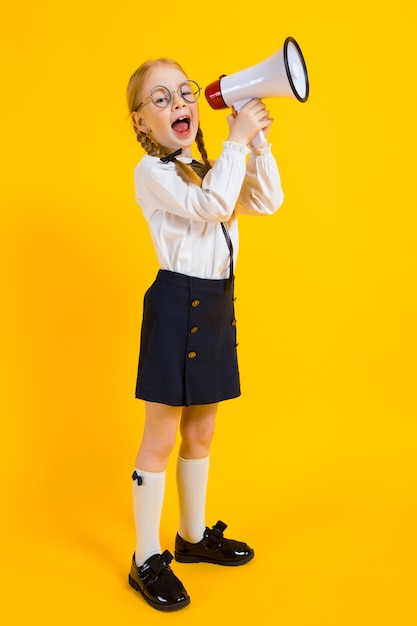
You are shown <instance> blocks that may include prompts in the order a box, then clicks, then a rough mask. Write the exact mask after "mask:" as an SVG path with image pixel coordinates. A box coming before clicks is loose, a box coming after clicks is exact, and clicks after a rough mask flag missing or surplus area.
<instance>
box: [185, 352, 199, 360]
mask: <svg viewBox="0 0 417 626" xmlns="http://www.w3.org/2000/svg"><path fill="white" fill-rule="evenodd" d="M187 356H188V358H189V359H195V357H196V356H197V352H189V353H188V355H187Z"/></svg>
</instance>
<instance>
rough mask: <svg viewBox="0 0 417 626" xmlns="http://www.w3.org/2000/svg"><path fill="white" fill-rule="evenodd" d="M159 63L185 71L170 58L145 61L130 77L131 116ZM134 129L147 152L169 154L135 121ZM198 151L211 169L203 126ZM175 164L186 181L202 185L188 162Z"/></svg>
mask: <svg viewBox="0 0 417 626" xmlns="http://www.w3.org/2000/svg"><path fill="white" fill-rule="evenodd" d="M157 65H168V66H171V67H174V68H176V69H179V70H180V71H181V72H183V73H184V74H185V72H184V70H183V69H182V67H181V66H180V65H179V63H177V62H176V61H174V60H173V59H169V58H159V59H151V60H149V61H145V63H142V65H140V66H139V67H138V69H137V70H136V71H135V72H134V73H133V74H132V76H131V77H130V79H129V83H128V86H127V105H128V108H129V113H130V117H131V119H132V115H133V113H135V111H136V110H137V108H138V106H139V103H140V101H141V97H142V90H143V85H144V83H145V80H146V78H147V76H148V74H149V72H150V71H151V70H152V69H153V68H154V67H156V66H157ZM133 130H134V132H135V133H136V140H137V141H138V142H139V143H140V144H141V146H142V148H143V149H144V150H145V152H146V153H147V154H149V155H150V156H157V157H164V156H167V153H166V150H165V149H164V148H163V147H162V146H161V145H159V144H158V142H157V141H156V140H155V139H154V138H153V137H152V135H151V134H150V133H149V132H146V133H145V132H143V131H141V130H140V129H139V128H138V127H137V126H136V124H135V123H133ZM195 141H196V144H197V148H198V151H199V152H200V154H201V157H202V160H203V162H204V165H205V166H206V168H207V170H209V169H211V163H210V161H209V160H208V156H207V150H206V147H205V145H204V139H203V131H202V130H201V127H200V126H199V127H198V130H197V135H196V138H195ZM174 163H175V166H176V168H177V171H178V174H179V175H180V176H181V177H182V178H183V179H185V180H186V181H191V182H193V183H196V184H198V185H201V178H200V177H199V176H198V175H197V174H196V173H195V172H194V171H193V170H192V169H191V167H189V165H187V164H186V163H182V162H181V161H177V160H174Z"/></svg>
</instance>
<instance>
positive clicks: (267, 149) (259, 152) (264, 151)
mask: <svg viewBox="0 0 417 626" xmlns="http://www.w3.org/2000/svg"><path fill="white" fill-rule="evenodd" d="M271 146H272V144H270V143H269V144H268V145H266V146H261V147H260V148H256V147H252V148H251V152H252V154H254V155H255V156H267V155H268V154H271Z"/></svg>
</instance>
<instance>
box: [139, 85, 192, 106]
mask: <svg viewBox="0 0 417 626" xmlns="http://www.w3.org/2000/svg"><path fill="white" fill-rule="evenodd" d="M174 93H177V94H178V95H179V96H181V98H182V99H183V100H184V101H185V102H188V103H189V104H192V103H193V102H197V100H198V99H199V97H200V93H201V87H200V85H199V84H198V83H196V82H195V80H186V81H185V82H184V83H181V85H180V86H179V87H178V89H175V90H174V91H170V90H169V89H168V87H164V86H163V85H156V87H153V88H152V91H151V93H150V94H149V96H148V97H147V98H145V100H143V102H141V103H140V104H138V106H137V107H136V109H135V111H137V110H138V109H140V107H142V106H143V105H144V104H146V101H147V100H150V101H151V102H153V103H154V105H155V106H156V107H158V108H159V109H166V107H167V106H169V105H170V104H171V102H172V98H173V96H174Z"/></svg>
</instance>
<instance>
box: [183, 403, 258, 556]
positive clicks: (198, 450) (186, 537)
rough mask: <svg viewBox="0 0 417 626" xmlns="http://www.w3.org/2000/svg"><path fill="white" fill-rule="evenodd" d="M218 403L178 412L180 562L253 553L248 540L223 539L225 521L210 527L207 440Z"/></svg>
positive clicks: (210, 434) (211, 434) (208, 445)
mask: <svg viewBox="0 0 417 626" xmlns="http://www.w3.org/2000/svg"><path fill="white" fill-rule="evenodd" d="M216 411H217V405H216V404H209V405H203V406H193V407H186V408H184V409H183V412H182V416H181V424H180V429H181V435H182V442H181V447H180V454H179V458H178V463H177V484H178V494H179V504H180V523H179V529H178V533H177V536H176V539H175V558H176V560H177V561H180V562H181V563H199V562H201V561H203V562H205V563H216V564H218V565H243V564H244V563H247V562H248V561H250V560H251V559H252V558H253V556H254V551H253V550H252V548H250V547H249V546H248V544H247V543H244V542H242V541H235V540H234V539H226V538H225V537H224V536H223V531H224V530H225V529H226V527H227V525H226V524H225V523H224V522H222V521H220V520H219V521H218V522H217V524H216V525H215V526H213V528H212V529H211V530H210V529H209V528H208V527H207V526H206V523H205V506H206V492H207V479H208V468H209V452H210V444H211V441H212V439H213V434H214V425H215V418H216Z"/></svg>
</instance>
